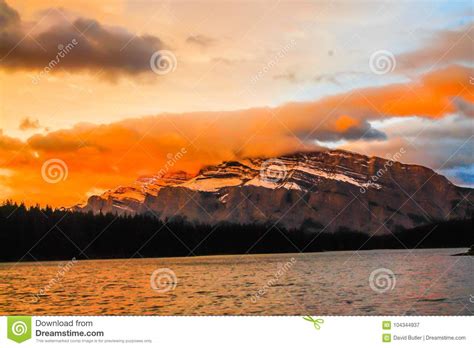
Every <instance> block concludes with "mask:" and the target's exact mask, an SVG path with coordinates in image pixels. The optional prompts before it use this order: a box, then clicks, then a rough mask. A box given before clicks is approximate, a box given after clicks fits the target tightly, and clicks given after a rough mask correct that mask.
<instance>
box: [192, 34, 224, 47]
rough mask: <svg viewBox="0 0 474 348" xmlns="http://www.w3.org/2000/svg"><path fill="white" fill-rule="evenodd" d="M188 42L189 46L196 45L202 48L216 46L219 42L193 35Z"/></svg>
mask: <svg viewBox="0 0 474 348" xmlns="http://www.w3.org/2000/svg"><path fill="white" fill-rule="evenodd" d="M186 42H187V43H189V44H194V45H197V46H201V47H209V46H212V45H214V44H215V43H216V42H217V40H216V39H214V38H212V37H209V36H205V35H191V36H188V38H187V39H186Z"/></svg>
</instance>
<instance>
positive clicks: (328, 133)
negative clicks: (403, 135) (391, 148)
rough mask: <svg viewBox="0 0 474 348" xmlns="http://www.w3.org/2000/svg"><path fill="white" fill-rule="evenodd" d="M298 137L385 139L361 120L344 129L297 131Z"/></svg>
mask: <svg viewBox="0 0 474 348" xmlns="http://www.w3.org/2000/svg"><path fill="white" fill-rule="evenodd" d="M298 135H299V137H300V138H301V139H302V140H303V141H305V142H314V141H321V142H328V141H340V140H349V141H354V140H368V141H370V140H386V139H387V135H386V134H385V133H384V132H382V131H379V130H377V129H375V128H373V127H372V126H371V125H370V123H369V122H367V121H362V122H361V123H360V124H358V125H354V126H351V127H349V128H347V129H345V130H344V131H337V130H332V129H322V128H321V129H316V130H314V131H311V132H299V134H298Z"/></svg>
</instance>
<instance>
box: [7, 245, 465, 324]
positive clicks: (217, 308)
mask: <svg viewBox="0 0 474 348" xmlns="http://www.w3.org/2000/svg"><path fill="white" fill-rule="evenodd" d="M460 251H462V249H461V250H460V249H430V250H416V251H413V252H410V251H406V250H376V251H359V252H358V253H354V252H351V251H347V252H326V253H311V254H279V255H244V256H210V257H192V258H168V259H133V260H90V261H89V260H88V261H78V262H75V263H74V264H73V266H72V267H70V268H69V269H67V270H66V271H64V267H65V265H66V264H67V263H65V262H38V263H20V264H13V263H3V264H0V280H1V283H0V314H1V315H11V314H34V315H101V314H111V315H114V314H115V315H226V314H231V315H240V314H242V315H244V314H245V315H306V314H318V315H403V314H407V315H456V314H457V315H471V314H472V313H473V312H474V303H471V302H470V301H469V300H470V298H471V297H470V296H471V295H474V272H473V262H474V259H473V258H472V257H468V256H464V257H453V256H450V255H451V254H454V253H456V252H460ZM160 268H164V269H169V270H172V272H174V274H175V275H176V278H177V283H176V284H173V285H172V286H169V288H170V289H171V290H169V291H156V289H155V290H153V289H152V286H151V284H150V277H151V275H152V274H153V272H154V271H155V270H157V269H160ZM380 268H386V269H389V270H391V271H392V272H393V274H394V276H393V277H392V278H391V277H388V278H386V279H385V281H387V280H388V281H393V282H394V284H393V283H391V284H390V285H389V287H387V291H386V292H383V291H384V290H385V288H383V287H384V286H385V284H383V280H384V279H379V280H380V283H379V284H378V286H379V287H382V290H381V291H375V290H374V287H373V286H372V287H371V286H370V284H369V277H370V274H371V273H372V272H374V270H377V269H380ZM60 271H62V273H60ZM166 280H167V279H165V280H164V281H165V286H166ZM152 285H153V284H152ZM155 285H156V284H155ZM392 287H393V289H392ZM36 294H40V295H39V296H38V297H35V295H36Z"/></svg>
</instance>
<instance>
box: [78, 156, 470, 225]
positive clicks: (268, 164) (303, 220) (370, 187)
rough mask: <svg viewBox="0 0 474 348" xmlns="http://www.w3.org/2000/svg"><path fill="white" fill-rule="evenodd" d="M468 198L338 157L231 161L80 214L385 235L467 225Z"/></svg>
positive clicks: (144, 183)
mask: <svg viewBox="0 0 474 348" xmlns="http://www.w3.org/2000/svg"><path fill="white" fill-rule="evenodd" d="M471 192H472V189H469V188H462V187H458V186H455V185H453V184H452V183H451V182H450V181H449V180H448V179H446V178H445V177H444V176H442V175H439V174H437V173H435V172H434V171H433V170H431V169H429V168H426V167H423V166H419V165H408V164H403V163H400V162H394V161H390V160H387V159H383V158H379V157H367V156H363V155H359V154H355V153H352V152H347V151H341V150H334V151H317V152H308V153H295V154H290V155H284V156H281V157H278V158H271V159H269V158H248V159H244V160H239V161H228V162H223V163H221V164H219V165H216V166H207V167H204V168H203V169H201V171H200V172H199V173H198V174H197V175H190V174H188V173H185V172H175V173H169V174H166V175H165V176H163V177H158V176H152V177H144V178H140V179H139V180H137V181H136V182H135V183H133V184H132V185H130V186H123V187H119V188H117V189H115V190H111V191H107V192H105V193H104V194H103V195H101V196H91V197H90V198H89V200H88V202H87V204H86V205H85V206H83V207H75V210H80V211H92V212H94V213H99V212H102V213H107V212H112V213H118V214H124V213H132V214H153V215H155V216H157V217H159V218H160V219H162V220H164V221H168V220H170V219H185V220H187V221H190V222H199V223H205V224H209V225H215V224H217V223H220V222H228V223H238V224H248V223H262V224H263V223H272V224H273V223H276V224H278V225H280V226H283V227H285V228H287V229H302V230H307V231H312V232H315V231H323V232H336V231H343V230H351V231H359V232H364V233H369V234H386V233H389V231H392V232H394V231H398V230H403V229H409V228H414V227H417V226H422V225H426V224H428V223H431V222H437V221H447V220H452V219H466V218H470V217H471V216H472V213H473V211H474V210H473V205H472V198H470V197H469V195H470V193H471Z"/></svg>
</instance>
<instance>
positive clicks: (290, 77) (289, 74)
mask: <svg viewBox="0 0 474 348" xmlns="http://www.w3.org/2000/svg"><path fill="white" fill-rule="evenodd" d="M273 79H275V80H285V81H288V82H292V83H295V82H298V79H297V78H296V74H295V73H294V72H287V73H285V74H279V75H275V76H273Z"/></svg>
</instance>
